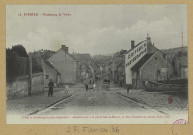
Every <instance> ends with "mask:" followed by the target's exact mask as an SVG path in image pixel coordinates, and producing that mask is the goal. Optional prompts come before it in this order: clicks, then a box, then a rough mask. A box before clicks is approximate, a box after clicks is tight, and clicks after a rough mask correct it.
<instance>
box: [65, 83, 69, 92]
mask: <svg viewBox="0 0 193 135" xmlns="http://www.w3.org/2000/svg"><path fill="white" fill-rule="evenodd" d="M68 88H69V86H68V85H65V93H68Z"/></svg>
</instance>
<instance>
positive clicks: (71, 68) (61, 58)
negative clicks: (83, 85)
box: [48, 49, 77, 83]
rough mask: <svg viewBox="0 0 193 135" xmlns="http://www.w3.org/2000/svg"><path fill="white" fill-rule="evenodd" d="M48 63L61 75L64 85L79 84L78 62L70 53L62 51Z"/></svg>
mask: <svg viewBox="0 0 193 135" xmlns="http://www.w3.org/2000/svg"><path fill="white" fill-rule="evenodd" d="M48 61H49V62H50V63H52V65H53V66H54V67H55V68H56V69H57V70H58V71H59V72H60V73H61V82H62V83H76V82H77V62H76V60H75V59H74V58H72V57H71V56H69V54H68V53H66V52H64V51H63V50H62V49H60V50H58V51H57V52H56V53H55V54H54V55H53V56H52V57H50V58H49V59H48Z"/></svg>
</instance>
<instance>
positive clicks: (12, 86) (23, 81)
mask: <svg viewBox="0 0 193 135" xmlns="http://www.w3.org/2000/svg"><path fill="white" fill-rule="evenodd" d="M28 88H29V85H28V75H26V76H21V77H17V78H14V79H13V80H11V81H9V82H7V83H6V91H7V97H8V98H9V97H21V96H26V95H28ZM43 90H44V79H43V73H37V74H33V75H32V91H31V94H37V93H41V92H43Z"/></svg>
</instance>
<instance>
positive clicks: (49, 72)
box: [41, 60, 61, 87]
mask: <svg viewBox="0 0 193 135" xmlns="http://www.w3.org/2000/svg"><path fill="white" fill-rule="evenodd" d="M41 65H42V69H43V73H44V87H48V84H49V82H50V80H51V79H52V80H53V82H54V85H55V86H58V85H59V84H60V78H61V74H60V73H59V72H58V70H57V69H56V68H55V67H54V66H52V65H51V63H50V62H49V61H47V60H42V62H41Z"/></svg>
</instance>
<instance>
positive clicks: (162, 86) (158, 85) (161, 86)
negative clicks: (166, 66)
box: [145, 81, 188, 92]
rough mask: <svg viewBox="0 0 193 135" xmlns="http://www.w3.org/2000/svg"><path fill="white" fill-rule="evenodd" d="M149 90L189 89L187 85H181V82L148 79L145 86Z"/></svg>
mask: <svg viewBox="0 0 193 135" xmlns="http://www.w3.org/2000/svg"><path fill="white" fill-rule="evenodd" d="M145 89H146V90H147V91H157V92H162V91H185V90H188V86H187V85H179V84H164V83H158V82H153V81H148V82H147V85H146V87H145Z"/></svg>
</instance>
